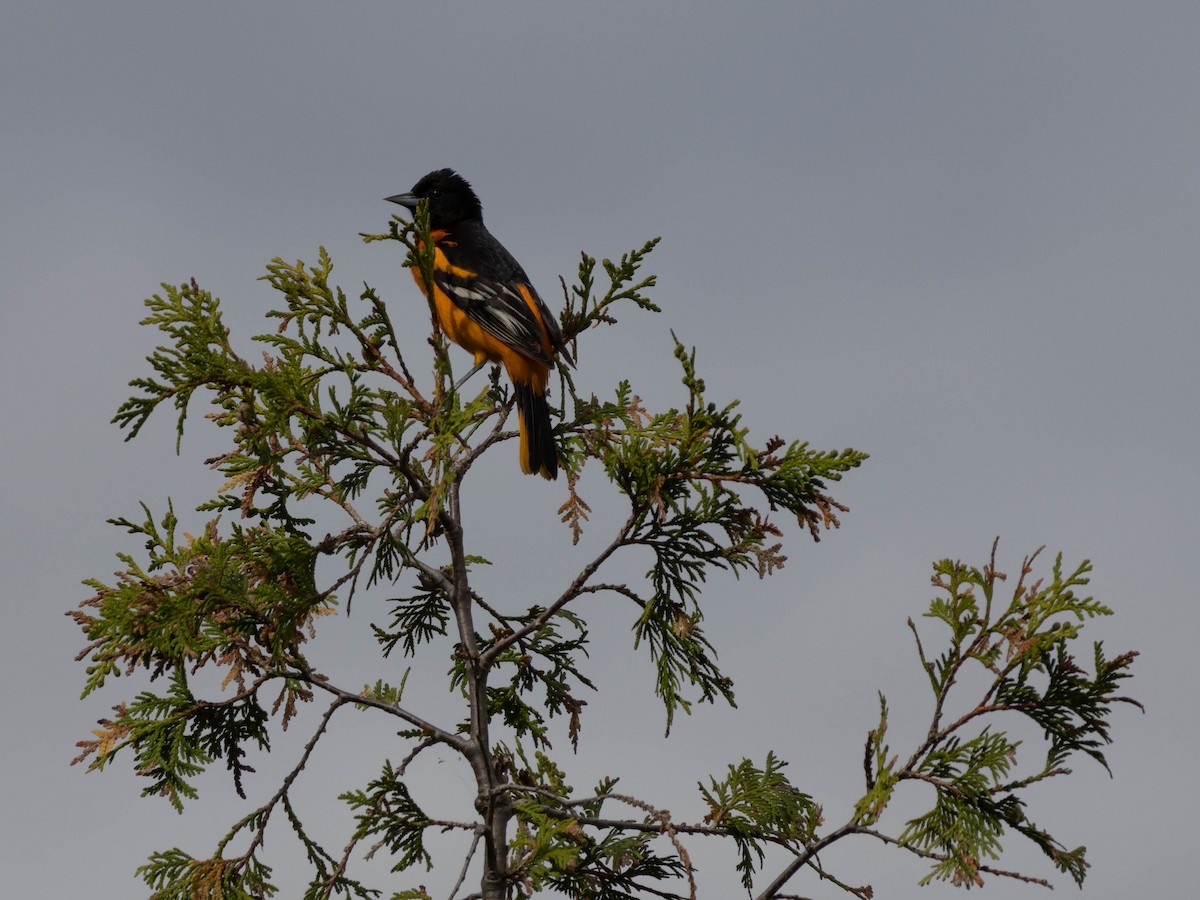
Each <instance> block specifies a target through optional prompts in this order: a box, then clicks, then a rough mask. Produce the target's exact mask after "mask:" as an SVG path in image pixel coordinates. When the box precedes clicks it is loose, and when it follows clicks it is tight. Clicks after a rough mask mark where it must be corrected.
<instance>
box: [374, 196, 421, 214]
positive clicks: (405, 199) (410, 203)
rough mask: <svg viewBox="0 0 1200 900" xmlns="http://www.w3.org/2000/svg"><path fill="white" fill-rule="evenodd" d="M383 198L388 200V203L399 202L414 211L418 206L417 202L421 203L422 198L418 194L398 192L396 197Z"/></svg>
mask: <svg viewBox="0 0 1200 900" xmlns="http://www.w3.org/2000/svg"><path fill="white" fill-rule="evenodd" d="M383 199H384V200H386V201H387V202H388V203H399V204H400V205H401V206H403V207H405V208H406V209H410V210H414V211H415V210H416V208H417V203H419V202H420V200H421V198H420V197H418V196H417V195H416V194H397V195H396V196H394V197H384V198H383Z"/></svg>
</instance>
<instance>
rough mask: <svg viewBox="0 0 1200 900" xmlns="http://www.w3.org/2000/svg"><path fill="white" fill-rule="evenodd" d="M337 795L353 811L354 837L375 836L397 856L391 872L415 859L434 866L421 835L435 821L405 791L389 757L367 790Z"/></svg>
mask: <svg viewBox="0 0 1200 900" xmlns="http://www.w3.org/2000/svg"><path fill="white" fill-rule="evenodd" d="M340 799H342V800H345V801H346V802H347V803H348V804H350V807H351V809H353V810H354V811H355V814H354V818H355V821H357V822H358V827H357V828H356V829H355V831H354V840H356V841H357V840H361V839H362V838H365V837H375V836H378V838H379V839H380V842H381V844H382V845H383V846H386V847H387V848H388V849H389V850H391V851H392V855H393V856H394V857H396V864H395V865H394V866H392V871H393V872H401V871H403V870H405V869H407V868H409V867H410V866H412V865H415V864H416V863H424V864H425V868H426V869H431V868H433V859H432V858H431V857H430V856H429V852H428V851H427V850H426V849H425V843H424V836H425V829H426V828H428V827H429V826H430V825H433V824H434V821H433V820H432V819H430V818H429V817H428V816H427V815H425V813H424V812H422V811H421V808H420V807H419V806H417V803H416V801H415V800H413V798H412V795H411V794H409V792H408V785H407V784H405V783H404V781H403V779H402V778H401V777H400V776H399V774H398V773H397V772H396V770H395V769H393V768H392V764H391V762H390V761H385V762H384V765H383V772H382V773H381V774H380V776H379V777H378V778H376V779H374V780H373V781H372V782H371V783H370V784H369V785H368V786H367V790H366V791H349V792H347V793H345V794H342V795H341V797H340Z"/></svg>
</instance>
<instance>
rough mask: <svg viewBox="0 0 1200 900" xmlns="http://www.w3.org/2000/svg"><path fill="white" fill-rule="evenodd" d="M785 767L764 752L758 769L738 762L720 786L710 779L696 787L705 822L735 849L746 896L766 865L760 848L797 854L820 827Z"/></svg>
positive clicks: (815, 808) (808, 801) (811, 804)
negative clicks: (729, 839) (704, 808)
mask: <svg viewBox="0 0 1200 900" xmlns="http://www.w3.org/2000/svg"><path fill="white" fill-rule="evenodd" d="M786 765H787V763H786V762H782V761H781V760H779V759H777V758H776V756H775V754H774V753H773V752H768V753H767V761H766V764H765V765H764V766H763V768H761V769H760V768H758V767H757V766H755V765H754V764H753V763H752V762H750V760H748V759H743V760H742V761H741V762H740V763H738V765H736V766H733V765H731V766H730V767H729V773H728V775H726V777H725V779H724V780H723V781H717V780H716V779H715V778H712V779H710V786H709V787H708V788H706V787H704V785H703V784H701V785H700V794H701V796H703V797H704V800H705V802H706V803H707V804H708V808H709V812H708V815H706V816H705V817H704V818H705V821H707V822H711V823H712V824H713V825H719V826H721V827H722V828H724V829H725V830H726V831H727V832H728V833H729V835H730V837H732V838H733V840H734V842H735V843H736V844H737V848H738V852H739V853H740V854H741V859H740V861H739V862H738V866H737V868H738V871H739V872H741V873H742V885H743V886H744V887H745V888H746V890H750V888H751V887H752V886H753V883H754V872H755V870H756V869H757V868H759V867H761V866H762V864H763V862H764V861H765V859H766V854H765V852H764V849H763V845H764V844H765V843H766V842H768V841H769V842H773V843H777V844H782V845H783V846H787V847H792V848H794V849H802V848H803V847H804V845H805V844H807V843H808V842H809V841H811V840H812V838H813V836H814V835H815V833H816V829H817V826H818V825H820V824H821V808H820V807H819V806H817V805H816V804H815V803H814V802H813V799H812V797H810V796H808V795H807V794H804V793H802V792H800V791H799V790H797V789H796V788H794V787H793V786H792V785H791V783H790V782H789V781H788V780H787V777H786V776H784V775H783V773H782V769H783V768H784V766H786ZM756 860H757V862H756Z"/></svg>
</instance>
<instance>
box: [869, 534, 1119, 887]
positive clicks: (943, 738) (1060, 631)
mask: <svg viewBox="0 0 1200 900" xmlns="http://www.w3.org/2000/svg"><path fill="white" fill-rule="evenodd" d="M1039 552H1040V551H1039ZM1037 555H1038V554H1036V553H1035V554H1034V555H1033V556H1032V557H1030V558H1029V559H1026V560H1025V562H1024V563H1023V565H1022V567H1021V574H1020V577H1019V578H1018V580H1017V583H1016V585H1015V588H1014V590H1013V592H1012V595H1011V597H1010V599H1009V600H1008V601H1007V603H1003V602H1002V601H1001V598H1000V597H999V596H997V588H998V586H999V585H1000V583H1001V582H1003V581H1004V580H1005V576H1004V575H1003V573H1001V572H999V571H998V570H997V568H996V560H995V548H994V547H993V550H992V559H991V562H990V563H989V564H988V565H987V566H985V567H984V568H983V569H977V568H974V567H971V566H967V565H964V564H962V563H959V562H952V561H950V560H943V561H941V562H939V563H937V564H936V565H935V566H934V573H935V574H934V577H933V584H934V586H935V587H937V588H938V589H939V591H940V592H941V593H940V594H939V595H938V596H936V597H935V598H934V599H933V600H932V602H931V603H930V607H929V612H928V613H927V614H926V615H927V616H928V617H929V618H931V619H934V620H936V621H940V622H942V623H943V624H944V625H946V627H947V628H948V630H949V632H950V645H949V647H948V648H947V649H946V651H945V652H943V653H941V654H939V655H938V656H937V657H936V658H935V659H928V658H927V657H926V655H925V651H924V647H923V646H922V644H921V641H920V638H919V637H918V639H917V648H918V651H919V653H920V658H921V663H922V666H923V667H924V669H925V672H926V674H927V675H928V676H929V683H930V687H931V688H932V691H933V697H934V717H933V724H932V726H931V728H930V731H929V736H928V738H927V740H926V741H925V742H924V744H923V745H922V746H921V747H920V748H918V751H917V752H916V753H914V754H913V756H912V757H911V758H910V760H909V761H908V763H907V764H906V765H905V766H904V767H903V768H901V769H899V770H892V771H889V772H888V777H889V778H892V779H895V780H900V781H904V780H909V781H918V782H923V783H925V784H928V785H931V786H932V787H933V788H934V805H933V807H932V808H931V809H930V810H929V811H928V812H926V813H924V814H923V815H920V816H918V817H916V818H914V819H912V820H910V821H909V822H908V823H907V825H906V826H905V828H904V830H903V831H902V832H901V834H900V837H899V840H900V842H901V843H902V844H904V845H910V846H912V847H915V848H917V849H919V850H921V851H925V852H928V853H932V854H934V855H935V857H936V858H937V862H936V863H935V864H934V866H933V868H932V870H931V872H930V874H929V875H928V876H927V877H926V879H925V881H926V882H928V881H930V880H933V879H942V880H951V881H953V882H954V883H955V884H962V885H967V886H969V885H972V884H982V882H983V879H982V876H981V874H980V873H981V871H987V867H986V866H985V865H983V861H984V860H986V859H998V858H999V856H1000V852H1001V849H1002V846H1001V840H1000V839H1001V837H1002V836H1003V835H1004V833H1005V831H1006V830H1008V829H1012V830H1015V831H1016V832H1017V833H1019V834H1021V835H1023V836H1024V837H1026V838H1028V839H1029V840H1031V841H1033V842H1034V844H1036V845H1037V846H1038V847H1039V848H1040V849H1041V850H1042V851H1043V852H1045V853H1046V855H1047V856H1048V857H1049V858H1050V859H1051V861H1052V862H1053V864H1054V865H1055V867H1056V868H1058V869H1059V870H1060V871H1062V872H1064V873H1066V874H1068V875H1070V876H1071V878H1072V879H1074V881H1075V882H1076V883H1077V884H1082V883H1083V879H1084V876H1085V875H1086V868H1087V863H1086V862H1085V861H1084V853H1085V851H1084V848H1082V847H1079V848H1076V849H1074V850H1068V849H1067V848H1065V847H1063V846H1062V845H1060V844H1059V843H1058V842H1057V841H1055V840H1054V838H1052V837H1051V836H1050V835H1049V834H1047V833H1046V832H1045V831H1043V830H1042V829H1040V828H1038V827H1037V826H1036V825H1034V824H1033V823H1032V822H1029V821H1028V820H1027V818H1026V812H1025V801H1024V800H1023V799H1022V798H1021V796H1020V792H1021V791H1022V790H1023V789H1025V788H1027V787H1029V786H1030V785H1033V784H1036V783H1037V782H1040V781H1042V780H1045V779H1047V778H1051V777H1055V776H1060V775H1065V774H1069V771H1070V770H1069V769H1066V768H1064V767H1063V764H1064V763H1065V762H1067V761H1068V760H1069V759H1070V758H1071V757H1072V756H1073V755H1075V754H1077V753H1082V754H1084V755H1086V756H1089V757H1091V758H1092V759H1094V760H1096V761H1097V762H1099V763H1100V764H1101V765H1103V766H1104V767H1105V768H1107V767H1108V763H1107V761H1106V760H1105V757H1104V754H1103V752H1102V749H1101V748H1102V747H1103V746H1104V745H1105V744H1108V743H1110V741H1111V736H1110V734H1109V722H1108V716H1109V714H1110V713H1111V711H1112V708H1113V706H1114V704H1117V703H1133V704H1135V705H1137V704H1136V701H1133V700H1131V699H1129V698H1127V697H1123V696H1121V695H1120V694H1119V693H1118V688H1119V686H1120V684H1121V682H1122V681H1123V680H1124V679H1126V678H1128V677H1129V671H1128V669H1129V666H1130V664H1131V663H1132V662H1133V658H1134V656H1136V654H1135V653H1126V654H1122V655H1121V656H1119V657H1117V658H1116V659H1112V660H1109V659H1106V658H1105V656H1104V654H1103V651H1102V649H1101V646H1100V644H1099V643H1097V644H1095V645H1094V651H1093V660H1092V661H1093V668H1094V672H1093V674H1091V675H1089V674H1088V672H1087V671H1086V670H1085V669H1084V668H1083V667H1082V666H1081V665H1080V664H1079V663H1078V662H1077V660H1076V659H1075V656H1074V655H1073V653H1072V650H1071V641H1074V640H1075V639H1076V638H1078V636H1079V633H1080V630H1081V629H1082V627H1083V626H1082V623H1083V622H1085V621H1087V620H1088V619H1092V618H1095V617H1096V616H1103V615H1109V614H1111V610H1109V608H1108V607H1106V606H1104V605H1103V604H1100V603H1097V602H1096V601H1095V600H1093V599H1092V598H1091V597H1089V596H1080V595H1079V594H1077V593H1076V592H1075V589H1076V588H1079V587H1083V586H1085V585H1086V584H1087V583H1088V579H1087V577H1086V576H1087V574H1088V573H1089V572H1090V571H1091V564H1090V563H1089V562H1088V561H1086V560H1085V561H1083V562H1082V563H1080V564H1079V566H1077V567H1076V568H1075V570H1074V571H1073V572H1072V573H1071V574H1070V575H1064V570H1063V562H1062V556H1061V554H1060V555H1059V556H1058V557H1057V558H1056V559H1055V561H1054V565H1053V567H1052V570H1051V578H1050V580H1049V581H1048V582H1046V581H1044V580H1041V579H1038V580H1035V581H1030V580H1029V579H1030V576H1031V575H1032V573H1033V563H1034V560H1035V559H1036V557H1037ZM909 625H910V627H913V631H914V634H915V633H916V629H915V626H913V625H912V622H911V621H910V622H909ZM968 667H974V668H978V669H982V671H983V672H984V673H986V675H987V677H988V681H989V683H988V686H987V688H986V690H985V692H984V695H983V698H982V699H981V700H980V701H979V702H978V703H977V704H976V705H975V706H974V708H972V709H970V710H969V711H967V712H966V713H965V714H963V715H962V716H960V717H959V718H957V719H956V720H953V721H950V722H948V723H947V722H946V716H945V715H944V710H945V709H946V707H947V701H948V697H949V695H950V692H951V690H952V688H953V687H954V686H955V684H956V683H957V682H958V680H959V679H960V678H961V677H962V676H963V674H964V670H965V669H966V668H968ZM1002 713H1017V714H1020V715H1023V716H1026V717H1028V718H1029V719H1030V720H1031V721H1032V722H1033V723H1035V724H1036V725H1037V726H1038V728H1039V729H1040V730H1041V731H1042V733H1043V734H1044V736H1045V739H1046V743H1047V751H1046V756H1045V762H1044V763H1043V764H1042V765H1041V766H1040V767H1037V768H1035V769H1034V770H1032V771H1030V772H1027V773H1025V774H1022V775H1019V776H1016V775H1014V769H1015V767H1016V764H1017V761H1018V759H1019V749H1020V746H1021V742H1020V741H1018V740H1014V739H1012V738H1010V737H1009V735H1008V733H1007V732H1005V731H999V730H995V729H994V728H993V727H992V726H991V725H983V726H982V727H980V728H979V729H978V730H974V731H973V730H972V729H973V728H974V727H975V726H976V725H977V724H978V723H979V722H980V721H982V720H983V719H984V717H988V718H989V719H991V718H995V717H996V716H998V715H999V714H1002ZM885 718H886V710H885ZM880 759H881V757H879V756H877V757H876V766H875V768H876V771H877V772H878V771H881V765H880V763H879V760H880Z"/></svg>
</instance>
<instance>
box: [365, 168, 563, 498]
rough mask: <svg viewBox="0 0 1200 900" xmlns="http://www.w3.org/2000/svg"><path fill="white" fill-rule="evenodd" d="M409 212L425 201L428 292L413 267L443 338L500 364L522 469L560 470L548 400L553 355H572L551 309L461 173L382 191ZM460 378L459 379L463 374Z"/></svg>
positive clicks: (443, 172) (480, 360) (480, 361)
mask: <svg viewBox="0 0 1200 900" xmlns="http://www.w3.org/2000/svg"><path fill="white" fill-rule="evenodd" d="M386 199H387V200H389V201H391V202H392V203H399V204H400V205H401V206H403V207H406V208H408V209H410V210H415V209H416V208H417V203H418V202H419V201H421V200H428V201H429V236H430V237H431V238H432V239H433V244H434V258H433V291H432V293H431V292H430V291H429V290H428V288H427V286H426V284H425V279H424V278H423V277H422V275H421V270H420V269H419V268H418V267H416V266H413V267H412V274H413V279H414V280H415V281H416V283H417V287H419V288H420V289H421V291H422V292H423V293H425V295H426V296H428V297H430V298H431V299H432V300H433V305H434V309H435V310H436V311H437V318H438V324H439V325H440V326H441V328H442V331H444V332H445V333H446V337H448V338H450V340H452V341H454V343H456V344H458V345H459V346H460V347H462V348H463V349H464V350H466V351H467V352H469V353H472V354H474V356H475V368H474V369H472V370H471V372H470V373H468V375H467V377H468V378H469V377H470V375H472V374H474V373H475V372H477V371H478V370H479V369H480V368H482V367H483V366H484V365H485V364H486V363H488V362H489V361H490V362H494V363H504V369H505V371H506V372H508V377H509V379H510V380H511V381H512V384H513V393H514V394H515V396H516V400H517V419H518V424H519V428H520V433H521V470H522V471H524V472H526V473H528V474H533V473H534V472H537V473H538V474H540V475H541V476H542V477H543V478H556V477H557V476H558V453H557V451H556V450H555V445H554V432H553V429H552V426H551V424H550V406H549V404H548V403H547V402H546V393H547V382H548V380H549V375H550V369H552V368H553V367H554V357H555V355H556V354H559V355H561V356H562V358H563V359H564V360H566V361H567V362H568V363H570V362H571V356H570V354H569V353H568V352H567V348H566V344H565V342H564V341H563V336H562V330H561V329H560V328H559V327H558V322H556V321H555V319H554V315H553V313H551V312H550V310H549V309H548V308H547V307H546V304H545V303H543V302H542V299H541V297H539V296H538V294H537V291H535V290H534V289H533V285H531V284H530V283H529V277H528V276H527V275H526V274H525V270H524V269H522V268H521V265H520V263H518V262H517V261H516V260H515V259H514V258H513V255H512V254H511V253H509V252H508V251H507V250H506V249H504V246H503V245H502V244H501V243H500V242H499V241H498V240H496V239H495V238H494V237H492V234H491V232H490V231H488V230H487V228H485V227H484V225H483V207H482V206H481V205H480V203H479V198H478V197H476V196H475V191H473V190H472V189H471V185H470V184H468V183H467V181H466V179H465V178H463V177H462V176H461V175H459V174H458V173H456V172H454V171H453V170H451V169H438V170H437V171H436V172H430V173H429V174H428V175H426V176H425V177H424V178H422V179H421V180H420V181H418V182H417V183H416V184H415V185H413V189H412V190H411V191H410V192H409V193H407V194H397V195H396V196H394V197H388V198H386ZM464 380H465V379H464Z"/></svg>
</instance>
